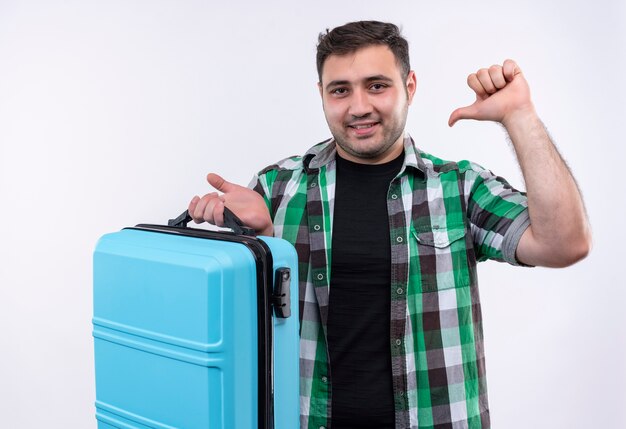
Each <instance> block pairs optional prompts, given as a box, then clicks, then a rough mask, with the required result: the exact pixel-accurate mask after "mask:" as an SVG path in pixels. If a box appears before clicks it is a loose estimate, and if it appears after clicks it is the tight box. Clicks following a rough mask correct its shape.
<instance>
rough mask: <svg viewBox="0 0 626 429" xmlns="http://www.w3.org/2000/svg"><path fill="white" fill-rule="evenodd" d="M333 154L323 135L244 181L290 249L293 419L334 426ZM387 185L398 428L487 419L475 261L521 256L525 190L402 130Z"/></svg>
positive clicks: (485, 422)
mask: <svg viewBox="0 0 626 429" xmlns="http://www.w3.org/2000/svg"><path fill="white" fill-rule="evenodd" d="M335 156H336V150H335V143H334V141H333V140H332V139H330V140H327V141H325V142H322V143H320V144H318V145H316V146H314V147H313V148H311V149H310V150H309V151H308V152H307V153H306V154H305V155H304V156H302V157H291V158H287V159H285V160H283V161H280V162H279V163H277V164H275V165H271V166H269V167H267V168H266V169H264V170H263V171H261V172H260V173H259V174H258V175H256V176H255V177H254V179H253V181H252V182H251V184H250V187H251V188H253V189H254V190H256V191H257V192H259V193H260V194H261V195H262V196H263V197H264V198H265V201H266V203H267V205H268V208H269V210H270V213H271V216H272V219H273V222H274V231H275V232H274V234H275V236H276V237H282V238H284V239H286V240H287V241H289V242H291V243H293V244H294V246H295V247H296V250H297V252H298V258H299V278H300V283H299V292H300V415H301V418H300V423H301V428H307V429H320V428H328V427H330V416H331V412H332V401H331V398H332V378H331V374H330V370H329V363H328V350H327V346H326V322H327V317H328V297H329V293H332V292H331V291H330V290H329V284H330V276H331V274H332V273H331V272H330V266H331V260H330V258H331V243H332V230H333V207H334V195H335ZM387 195H388V196H387V210H388V213H389V226H390V230H389V234H390V237H391V284H390V289H389V293H390V294H391V313H390V314H391V342H390V344H389V352H390V353H391V356H392V377H393V390H394V397H395V418H396V427H397V428H468V427H469V428H487V427H489V425H490V423H489V408H488V404H487V385H486V376H485V357H484V348H483V332H482V316H481V310H480V300H479V296H478V287H477V280H476V263H477V262H478V261H483V260H487V259H495V260H498V261H506V262H509V263H511V264H515V265H517V264H518V263H517V261H516V259H515V249H516V247H517V243H518V242H519V239H520V237H521V235H522V233H523V232H524V230H525V229H526V227H528V225H529V218H528V210H527V201H526V196H525V194H524V193H521V192H519V191H517V190H515V189H513V188H512V187H511V186H510V185H509V184H508V183H507V182H506V181H505V180H503V179H502V178H500V177H497V176H495V175H493V174H492V173H491V172H490V171H487V170H485V169H483V168H481V167H480V166H478V165H476V164H473V163H471V162H468V161H461V162H458V163H455V162H449V161H443V160H441V159H439V158H436V157H434V156H432V155H429V154H426V153H424V152H421V151H420V150H418V149H417V148H416V147H415V145H414V143H413V140H412V139H411V138H410V137H408V136H407V137H405V139H404V164H403V166H402V168H401V170H400V172H399V173H398V175H397V176H396V178H395V179H394V180H393V181H392V182H391V184H390V186H389V192H388V194H387ZM364 233H366V232H364Z"/></svg>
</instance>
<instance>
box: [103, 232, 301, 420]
mask: <svg viewBox="0 0 626 429" xmlns="http://www.w3.org/2000/svg"><path fill="white" fill-rule="evenodd" d="M181 232H182V233H181ZM259 249H260V250H259ZM263 249H265V250H263ZM264 252H265V253H266V255H264ZM278 269H283V270H281V271H278V272H279V276H278V277H280V275H281V274H280V273H283V272H287V273H289V272H290V276H289V274H287V275H286V276H285V274H284V273H283V274H282V275H283V281H285V279H287V280H286V283H287V284H288V286H289V289H290V294H291V295H290V304H289V308H290V310H291V316H290V317H288V318H284V319H280V318H277V317H275V316H274V315H273V312H272V307H271V304H270V301H271V299H272V297H271V294H272V293H273V288H274V284H273V283H274V279H276V277H277V276H276V272H277V270H278ZM278 281H280V278H279V279H278ZM263 282H265V283H269V284H262V283H263ZM260 283H261V285H260V286H259V284H260ZM263 295H265V296H263ZM265 312H266V313H267V314H266V315H265V314H264V313H265ZM262 313H263V314H262ZM93 324H94V331H93V335H94V344H95V364H96V418H97V420H98V428H100V429H101V428H141V429H143V428H159V429H161V428H190V429H194V428H211V429H217V428H228V429H230V428H233V429H239V428H261V427H266V428H268V429H269V428H271V427H274V428H276V429H281V428H285V429H287V428H289V429H293V428H297V427H298V426H299V409H298V406H299V403H298V401H299V399H298V380H299V375H298V351H299V350H298V349H299V346H298V295H297V257H296V253H295V250H294V248H293V246H291V245H290V244H289V243H287V242H286V241H284V240H280V239H275V238H265V237H263V238H262V239H256V238H240V237H239V236H235V235H234V234H229V233H214V232H213V233H210V232H207V231H204V230H194V229H188V228H179V229H177V228H166V227H163V228H158V227H156V228H151V227H150V226H147V227H146V226H144V227H143V228H140V229H132V228H131V229H125V230H122V231H119V232H116V233H113V234H108V235H105V236H103V237H102V238H101V239H100V240H99V242H98V244H97V246H96V251H95V253H94V318H93ZM272 343H273V348H272V347H271V344H272Z"/></svg>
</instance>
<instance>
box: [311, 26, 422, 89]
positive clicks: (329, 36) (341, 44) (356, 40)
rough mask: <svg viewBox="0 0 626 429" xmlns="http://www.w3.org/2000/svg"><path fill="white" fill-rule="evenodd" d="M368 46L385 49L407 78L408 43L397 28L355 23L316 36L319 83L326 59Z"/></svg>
mask: <svg viewBox="0 0 626 429" xmlns="http://www.w3.org/2000/svg"><path fill="white" fill-rule="evenodd" d="M371 45H385V46H387V47H389V49H390V50H391V52H393V55H394V56H395V57H396V62H397V63H398V66H399V67H400V70H401V71H402V74H403V76H407V75H408V74H409V71H410V70H411V65H410V61H409V43H408V42H407V41H406V39H405V38H404V37H402V34H400V29H399V28H398V26H397V25H394V24H390V23H387V22H380V21H357V22H350V23H348V24H345V25H342V26H341V27H336V28H334V29H332V30H329V29H328V28H327V29H326V32H325V33H324V32H323V33H320V35H319V37H318V43H317V75H318V78H319V80H320V82H321V81H322V68H323V67H324V62H325V61H326V59H327V58H328V57H329V56H330V55H345V54H351V53H353V52H355V51H357V50H358V49H361V48H365V47H367V46H371Z"/></svg>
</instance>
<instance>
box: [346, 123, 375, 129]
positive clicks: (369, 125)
mask: <svg viewBox="0 0 626 429" xmlns="http://www.w3.org/2000/svg"><path fill="white" fill-rule="evenodd" d="M378 124H379V122H372V123H371V124H353V125H348V128H354V129H355V130H366V129H368V128H372V127H373V126H375V125H378Z"/></svg>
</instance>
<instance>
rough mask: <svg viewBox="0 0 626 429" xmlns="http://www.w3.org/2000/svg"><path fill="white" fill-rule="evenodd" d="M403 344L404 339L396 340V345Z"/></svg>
mask: <svg viewBox="0 0 626 429" xmlns="http://www.w3.org/2000/svg"><path fill="white" fill-rule="evenodd" d="M401 345H402V340H401V339H399V338H398V339H397V340H396V346H401Z"/></svg>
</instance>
